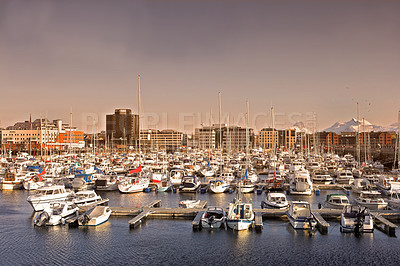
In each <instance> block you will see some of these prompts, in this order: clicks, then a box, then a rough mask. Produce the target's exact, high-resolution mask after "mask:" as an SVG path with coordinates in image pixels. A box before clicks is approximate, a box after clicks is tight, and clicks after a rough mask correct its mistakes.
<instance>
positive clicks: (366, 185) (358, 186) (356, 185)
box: [350, 178, 371, 194]
mask: <svg viewBox="0 0 400 266" xmlns="http://www.w3.org/2000/svg"><path fill="white" fill-rule="evenodd" d="M350 186H351V190H352V191H353V192H354V193H358V194H360V193H361V192H362V191H365V190H370V189H371V183H370V182H369V181H368V180H367V179H365V178H356V179H354V182H353V183H352V184H351V185H350Z"/></svg>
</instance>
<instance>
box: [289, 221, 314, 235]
mask: <svg viewBox="0 0 400 266" xmlns="http://www.w3.org/2000/svg"><path fill="white" fill-rule="evenodd" d="M286 231H288V232H289V233H290V234H291V235H293V236H294V238H303V237H310V236H315V235H317V233H318V230H317V229H313V230H299V229H294V228H293V226H292V225H291V224H290V222H288V223H287V225H286Z"/></svg>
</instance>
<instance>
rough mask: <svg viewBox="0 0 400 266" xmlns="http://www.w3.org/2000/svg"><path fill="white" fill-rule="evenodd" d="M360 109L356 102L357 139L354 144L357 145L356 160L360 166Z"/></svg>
mask: <svg viewBox="0 0 400 266" xmlns="http://www.w3.org/2000/svg"><path fill="white" fill-rule="evenodd" d="M359 134H360V111H359V106H358V102H357V140H356V143H357V144H356V145H357V160H358V167H360V164H361V148H360V136H359Z"/></svg>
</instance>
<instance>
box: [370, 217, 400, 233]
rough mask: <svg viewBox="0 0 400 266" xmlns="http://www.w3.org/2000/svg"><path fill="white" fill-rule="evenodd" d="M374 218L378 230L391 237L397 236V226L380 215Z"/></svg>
mask: <svg viewBox="0 0 400 266" xmlns="http://www.w3.org/2000/svg"><path fill="white" fill-rule="evenodd" d="M372 216H373V217H374V226H375V227H376V228H377V229H378V230H380V231H382V232H384V233H386V234H387V235H389V236H396V228H397V225H395V224H393V223H392V222H390V221H388V220H387V219H385V218H383V217H382V216H381V215H380V214H372Z"/></svg>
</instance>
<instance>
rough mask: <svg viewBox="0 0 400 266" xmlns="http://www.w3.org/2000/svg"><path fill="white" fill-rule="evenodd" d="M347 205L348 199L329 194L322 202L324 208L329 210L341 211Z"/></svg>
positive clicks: (344, 196)
mask: <svg viewBox="0 0 400 266" xmlns="http://www.w3.org/2000/svg"><path fill="white" fill-rule="evenodd" d="M349 205H350V202H349V199H348V198H347V196H346V195H343V194H329V195H327V196H326V200H325V202H324V207H325V208H331V209H343V208H344V207H345V206H349Z"/></svg>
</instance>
